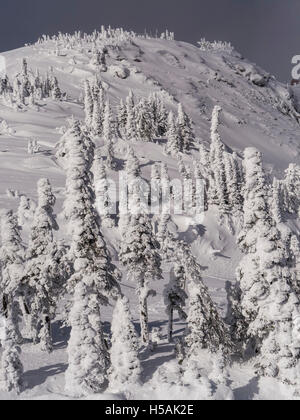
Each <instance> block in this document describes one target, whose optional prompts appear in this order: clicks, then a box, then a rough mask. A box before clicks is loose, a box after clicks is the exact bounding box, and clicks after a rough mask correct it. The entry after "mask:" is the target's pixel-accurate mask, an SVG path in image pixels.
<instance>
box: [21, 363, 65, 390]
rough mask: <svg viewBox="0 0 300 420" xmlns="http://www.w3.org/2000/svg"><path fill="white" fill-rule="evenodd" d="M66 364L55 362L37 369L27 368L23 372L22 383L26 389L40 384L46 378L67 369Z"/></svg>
mask: <svg viewBox="0 0 300 420" xmlns="http://www.w3.org/2000/svg"><path fill="white" fill-rule="evenodd" d="M67 367H68V366H67V364H64V363H57V364H55V365H50V366H44V367H42V368H39V369H35V370H29V371H27V372H25V373H24V383H25V385H26V388H27V389H33V388H35V387H36V386H39V385H42V384H43V383H45V382H46V380H47V379H48V378H49V377H51V376H55V375H59V374H60V373H64V372H65V371H66V370H67Z"/></svg>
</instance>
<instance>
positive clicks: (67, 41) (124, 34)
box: [36, 25, 175, 50]
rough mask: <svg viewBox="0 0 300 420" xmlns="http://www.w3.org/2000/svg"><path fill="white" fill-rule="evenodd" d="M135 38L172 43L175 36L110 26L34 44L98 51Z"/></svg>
mask: <svg viewBox="0 0 300 420" xmlns="http://www.w3.org/2000/svg"><path fill="white" fill-rule="evenodd" d="M135 38H140V39H152V38H156V39H159V38H160V39H166V40H169V41H173V40H174V39H175V34H174V32H172V31H169V30H168V29H166V31H164V32H162V33H158V32H156V34H148V33H146V32H145V33H144V34H137V33H135V32H133V31H128V30H125V29H123V28H112V27H111V26H108V27H105V26H104V25H102V26H101V29H100V30H99V31H98V30H95V31H93V32H92V33H91V34H87V33H84V32H81V31H76V32H75V33H74V34H68V33H66V34H65V33H61V32H60V33H59V34H58V35H54V36H49V35H43V36H42V37H41V38H40V39H39V40H38V41H37V43H36V45H37V46H44V45H46V46H47V44H49V43H50V42H52V43H55V45H56V47H57V49H58V50H69V49H75V48H78V49H81V48H84V47H86V46H87V45H91V46H96V47H97V48H98V49H101V48H103V47H105V46H106V45H109V46H110V47H117V46H118V45H119V44H120V43H121V42H133V40H134V39H135Z"/></svg>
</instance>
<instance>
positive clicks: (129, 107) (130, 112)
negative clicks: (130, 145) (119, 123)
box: [126, 91, 137, 140]
mask: <svg viewBox="0 0 300 420" xmlns="http://www.w3.org/2000/svg"><path fill="white" fill-rule="evenodd" d="M126 113H127V122H126V138H127V140H136V139H137V128H136V113H135V102H134V95H133V93H132V91H130V92H129V95H128V96H127V98H126Z"/></svg>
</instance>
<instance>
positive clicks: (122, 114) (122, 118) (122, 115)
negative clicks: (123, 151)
mask: <svg viewBox="0 0 300 420" xmlns="http://www.w3.org/2000/svg"><path fill="white" fill-rule="evenodd" d="M117 121H118V131H119V135H120V137H122V138H124V139H126V125H127V108H126V105H125V104H124V101H123V99H121V100H120V105H119V107H118V116H117Z"/></svg>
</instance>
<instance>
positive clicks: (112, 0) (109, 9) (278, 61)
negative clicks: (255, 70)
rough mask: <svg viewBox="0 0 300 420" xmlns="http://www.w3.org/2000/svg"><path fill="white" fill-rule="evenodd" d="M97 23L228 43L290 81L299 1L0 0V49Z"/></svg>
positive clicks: (298, 45)
mask: <svg viewBox="0 0 300 420" xmlns="http://www.w3.org/2000/svg"><path fill="white" fill-rule="evenodd" d="M101 24H105V25H108V24H111V25H112V26H114V27H115V26H118V27H119V26H123V27H125V28H127V29H132V30H134V31H137V32H144V30H145V29H147V31H148V32H150V31H152V32H153V33H155V31H156V29H158V30H159V31H162V30H164V29H165V28H168V29H170V30H172V31H175V34H176V39H177V40H184V41H188V42H192V43H195V42H196V41H198V40H199V39H200V38H201V37H205V38H207V39H209V40H214V39H220V40H226V41H231V42H232V44H233V45H234V46H235V47H236V49H237V50H238V51H240V52H241V53H242V54H243V55H245V56H246V57H247V58H249V59H250V60H251V61H254V62H256V63H257V64H259V65H261V66H262V67H264V68H265V69H266V70H268V71H270V72H271V73H273V74H275V75H276V76H277V77H278V78H279V79H280V80H282V81H287V80H290V78H291V75H290V73H291V67H292V65H291V58H292V56H294V55H298V54H300V42H299V40H300V0H0V51H7V50H9V49H13V48H17V47H21V46H23V45H24V44H25V43H30V42H34V41H36V40H37V38H38V37H39V36H40V35H42V34H44V33H46V34H54V33H57V32H58V31H62V32H73V31H75V30H78V29H80V30H84V31H86V32H90V31H92V30H93V29H96V28H99V27H100V26H101Z"/></svg>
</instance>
